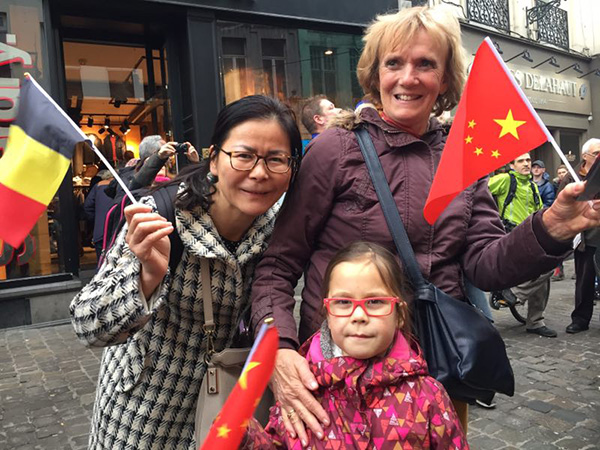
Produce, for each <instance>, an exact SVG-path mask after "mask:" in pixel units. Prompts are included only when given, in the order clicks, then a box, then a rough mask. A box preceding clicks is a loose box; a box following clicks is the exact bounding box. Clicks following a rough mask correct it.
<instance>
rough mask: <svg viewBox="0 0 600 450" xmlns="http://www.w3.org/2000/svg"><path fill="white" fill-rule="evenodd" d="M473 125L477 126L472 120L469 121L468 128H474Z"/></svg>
mask: <svg viewBox="0 0 600 450" xmlns="http://www.w3.org/2000/svg"><path fill="white" fill-rule="evenodd" d="M475 125H477V124H476V123H475V121H474V120H470V121H469V128H475Z"/></svg>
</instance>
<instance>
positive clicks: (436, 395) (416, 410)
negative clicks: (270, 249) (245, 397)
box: [243, 242, 469, 450]
mask: <svg viewBox="0 0 600 450" xmlns="http://www.w3.org/2000/svg"><path fill="white" fill-rule="evenodd" d="M323 297H324V307H325V311H326V314H327V319H326V320H325V322H324V323H323V326H322V327H321V330H320V331H319V332H317V333H316V334H314V335H313V336H312V337H311V338H310V339H309V340H308V341H307V342H306V343H305V344H304V345H303V346H302V347H301V349H300V353H301V354H302V355H304V356H305V357H306V359H307V360H308V362H309V365H310V368H311V370H312V372H313V374H314V375H315V377H316V379H317V381H318V383H319V389H318V391H316V394H315V396H316V398H317V400H318V401H319V402H320V404H321V406H323V408H324V409H325V410H326V411H327V413H328V415H329V418H330V420H331V425H329V426H328V427H326V428H325V436H324V438H323V439H322V440H320V439H318V438H317V436H315V435H314V434H313V433H311V432H310V430H308V431H307V432H308V436H309V442H300V441H299V440H298V438H296V437H292V436H291V435H290V434H289V433H288V432H287V431H286V428H285V425H284V420H283V417H284V416H285V417H287V418H288V419H289V421H290V422H294V421H296V420H299V418H298V415H297V413H296V412H295V411H294V410H290V411H284V410H283V409H282V408H281V407H280V406H279V404H277V405H276V406H275V407H274V408H273V409H272V410H271V418H270V421H269V423H268V425H267V428H266V430H262V429H261V428H260V425H258V423H257V422H256V421H253V422H251V423H250V427H249V429H248V435H247V439H246V441H245V443H244V446H243V448H244V449H248V450H250V449H252V450H254V449H273V448H286V449H301V448H302V447H307V446H308V447H309V448H312V449H365V448H370V449H377V450H385V449H390V450H391V449H396V448H411V449H428V448H439V449H468V448H469V446H468V444H467V441H466V438H465V435H464V433H463V430H462V428H461V426H460V424H459V421H458V418H457V416H456V412H455V411H454V408H453V406H452V403H451V402H450V399H449V397H448V394H447V393H446V391H445V390H444V388H443V387H442V385H441V384H440V383H438V382H437V381H436V380H435V379H433V378H432V377H430V376H428V375H427V365H426V363H425V360H424V359H423V357H422V356H421V351H420V349H419V347H418V346H417V344H416V343H415V342H414V340H412V339H411V337H410V318H409V310H408V305H407V300H408V299H409V298H410V297H409V293H408V290H407V281H406V279H405V277H404V275H403V273H402V271H401V269H400V267H399V266H398V263H397V262H396V260H395V258H394V256H393V255H392V254H391V253H390V252H389V251H387V250H386V249H385V248H383V247H381V246H379V245H377V244H372V243H367V242H355V243H352V244H350V245H348V246H346V247H345V248H343V249H342V250H340V251H339V252H338V253H337V254H336V255H335V256H334V257H333V259H332V260H331V261H330V263H329V265H328V267H327V269H326V271H325V275H324V279H323ZM398 444H400V446H398Z"/></svg>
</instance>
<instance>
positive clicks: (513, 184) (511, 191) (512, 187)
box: [500, 172, 517, 219]
mask: <svg viewBox="0 0 600 450" xmlns="http://www.w3.org/2000/svg"><path fill="white" fill-rule="evenodd" d="M508 178H509V180H510V184H509V186H508V194H506V198H505V199H504V205H502V211H500V217H501V218H503V219H504V212H505V211H506V208H508V205H510V204H511V203H512V201H513V200H514V198H515V194H516V192H517V177H515V176H514V175H513V174H512V173H510V172H509V173H508Z"/></svg>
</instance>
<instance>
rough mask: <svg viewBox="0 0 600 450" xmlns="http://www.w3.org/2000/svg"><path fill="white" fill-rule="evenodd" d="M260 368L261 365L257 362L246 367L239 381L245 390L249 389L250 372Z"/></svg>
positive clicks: (252, 362)
mask: <svg viewBox="0 0 600 450" xmlns="http://www.w3.org/2000/svg"><path fill="white" fill-rule="evenodd" d="M258 366H260V363H259V362H255V361H251V362H249V363H248V364H247V365H246V368H245V369H244V371H243V372H242V374H241V375H240V380H239V383H240V387H241V388H242V389H244V390H246V389H248V372H250V371H251V370H252V369H254V368H256V367H258Z"/></svg>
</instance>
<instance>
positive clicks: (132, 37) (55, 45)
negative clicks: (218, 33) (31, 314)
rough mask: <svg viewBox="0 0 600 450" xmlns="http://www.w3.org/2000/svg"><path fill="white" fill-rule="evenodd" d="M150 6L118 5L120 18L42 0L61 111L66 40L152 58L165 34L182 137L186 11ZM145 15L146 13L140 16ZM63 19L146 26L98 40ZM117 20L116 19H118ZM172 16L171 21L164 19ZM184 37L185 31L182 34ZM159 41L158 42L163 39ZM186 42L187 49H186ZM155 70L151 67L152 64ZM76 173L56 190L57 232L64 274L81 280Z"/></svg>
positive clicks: (173, 111) (91, 7)
mask: <svg viewBox="0 0 600 450" xmlns="http://www.w3.org/2000/svg"><path fill="white" fill-rule="evenodd" d="M147 10H148V8H147V4H146V8H140V3H137V2H124V3H123V2H122V3H120V6H119V11H118V14H116V11H115V9H114V8H112V7H110V8H109V7H107V6H106V5H104V4H101V5H98V4H97V3H91V4H90V3H88V2H86V4H85V5H83V4H82V2H71V1H70V0H67V1H58V2H56V1H51V0H45V1H44V17H45V19H46V20H45V25H46V26H45V30H44V32H45V38H46V42H47V47H48V53H49V58H48V60H49V65H50V67H49V68H48V73H49V81H50V83H49V85H50V94H51V95H52V97H53V98H54V99H55V101H56V102H57V103H58V105H59V106H61V107H62V108H63V109H66V104H65V100H66V78H65V67H64V55H63V42H64V40H65V39H66V40H81V41H88V42H98V43H102V42H105V43H113V44H116V43H120V44H125V45H127V44H138V45H142V46H144V47H145V48H146V52H147V54H148V53H150V54H152V49H159V50H160V47H161V45H160V43H159V44H157V41H156V39H155V36H157V35H162V36H163V38H164V39H163V41H162V47H163V48H166V50H167V57H168V65H167V69H168V96H169V99H170V102H171V105H170V111H169V114H170V116H171V124H172V129H173V134H174V136H175V137H176V138H177V136H183V125H182V124H183V114H182V109H181V92H182V89H181V81H180V76H179V73H178V71H177V70H176V68H175V66H176V64H177V62H178V61H179V59H180V58H179V52H185V51H186V48H185V42H182V39H181V28H185V27H184V24H185V9H182V8H174V7H172V6H165V5H160V4H158V3H157V4H156V7H153V8H152V9H151V11H150V12H148V11H147ZM141 11H145V13H141ZM61 16H74V17H81V18H90V19H102V20H112V21H114V22H131V23H137V24H142V25H143V26H144V34H142V35H139V34H129V33H123V32H115V33H111V34H107V35H104V36H103V37H102V38H101V39H98V35H97V32H96V31H94V30H85V29H79V30H76V29H73V28H71V29H68V28H65V27H63V26H62V25H61ZM115 17H118V20H116V19H115ZM166 18H169V19H168V20H169V22H167V21H166V20H165V19H166ZM170 22H174V23H179V26H173V25H172V24H171V25H170ZM184 33H185V31H184ZM159 41H160V39H159ZM182 44H183V47H182ZM150 66H152V67H153V64H150ZM72 178H73V172H72V169H71V168H70V167H69V170H68V171H67V174H66V175H65V178H64V180H63V182H62V184H61V186H60V187H59V189H58V196H59V204H60V214H59V216H58V219H59V223H60V225H61V227H62V228H61V232H60V233H59V248H60V249H61V251H60V252H59V255H60V263H59V264H60V267H61V272H63V273H70V274H72V275H73V276H76V277H77V276H79V270H80V263H79V245H78V242H77V239H74V238H73V236H76V235H77V233H78V224H77V216H76V214H77V213H76V208H75V202H74V199H73V186H72V181H71V180H72Z"/></svg>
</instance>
